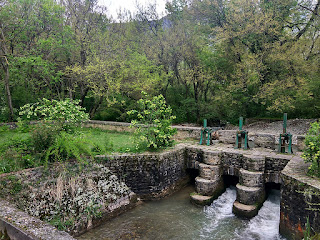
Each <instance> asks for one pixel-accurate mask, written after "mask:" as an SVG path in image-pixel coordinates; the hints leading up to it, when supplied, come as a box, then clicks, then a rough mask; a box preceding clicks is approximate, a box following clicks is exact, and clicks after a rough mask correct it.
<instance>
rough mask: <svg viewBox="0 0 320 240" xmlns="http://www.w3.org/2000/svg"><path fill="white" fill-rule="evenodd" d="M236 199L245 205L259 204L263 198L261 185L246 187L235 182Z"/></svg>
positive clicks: (264, 194)
mask: <svg viewBox="0 0 320 240" xmlns="http://www.w3.org/2000/svg"><path fill="white" fill-rule="evenodd" d="M236 187H237V201H238V202H240V203H242V204H247V205H261V204H262V203H263V202H264V200H265V196H266V193H265V189H264V188H263V187H247V186H244V185H241V184H237V186H236Z"/></svg>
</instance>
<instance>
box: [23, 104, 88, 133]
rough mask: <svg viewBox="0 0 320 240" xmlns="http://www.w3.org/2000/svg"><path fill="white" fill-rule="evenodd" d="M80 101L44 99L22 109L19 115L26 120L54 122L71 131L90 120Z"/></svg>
mask: <svg viewBox="0 0 320 240" xmlns="http://www.w3.org/2000/svg"><path fill="white" fill-rule="evenodd" d="M79 103H80V100H70V99H68V98H66V99H65V100H61V101H57V100H48V99H46V98H43V99H42V100H40V101H39V102H37V103H34V104H26V105H24V106H23V107H21V108H20V112H19V115H20V116H22V117H23V119H24V120H44V121H45V122H47V123H48V122H54V124H57V125H58V126H61V128H62V129H64V130H70V129H72V128H73V127H74V126H78V125H79V124H80V123H81V122H83V121H87V120H89V115H88V114H87V113H85V112H84V110H85V109H84V108H82V107H81V106H79Z"/></svg>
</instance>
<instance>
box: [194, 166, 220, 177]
mask: <svg viewBox="0 0 320 240" xmlns="http://www.w3.org/2000/svg"><path fill="white" fill-rule="evenodd" d="M199 169H200V177H202V178H206V179H211V180H217V179H219V178H220V177H221V174H222V169H221V167H220V166H212V165H208V164H204V163H200V164H199Z"/></svg>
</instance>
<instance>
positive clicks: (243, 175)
mask: <svg viewBox="0 0 320 240" xmlns="http://www.w3.org/2000/svg"><path fill="white" fill-rule="evenodd" d="M239 178H240V179H239V180H240V184H241V185H244V186H247V187H262V186H263V185H264V173H263V172H252V171H248V170H245V169H240V171H239Z"/></svg>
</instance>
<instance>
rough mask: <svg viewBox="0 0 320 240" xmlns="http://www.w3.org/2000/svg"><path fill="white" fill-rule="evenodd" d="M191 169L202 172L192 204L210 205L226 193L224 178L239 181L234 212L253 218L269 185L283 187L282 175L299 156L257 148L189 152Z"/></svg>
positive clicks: (192, 150) (222, 148)
mask: <svg viewBox="0 0 320 240" xmlns="http://www.w3.org/2000/svg"><path fill="white" fill-rule="evenodd" d="M186 155H187V157H188V163H189V166H188V167H189V168H194V169H199V176H198V177H196V179H195V183H196V192H197V194H193V195H191V200H192V201H193V202H194V203H196V204H200V205H205V204H210V203H211V202H212V201H213V200H214V199H215V198H217V197H218V196H219V195H220V194H221V193H222V192H223V191H224V189H225V183H224V180H223V175H225V176H235V177H238V179H239V181H238V184H237V185H236V189H237V199H236V201H235V202H234V204H233V212H234V213H235V214H236V215H237V216H241V217H247V218H251V217H254V216H255V215H257V214H258V211H259V209H260V207H261V206H262V204H263V202H264V200H265V198H266V190H265V185H266V183H275V184H281V176H280V175H281V171H282V170H283V169H284V168H285V166H286V165H287V163H288V162H289V161H290V160H292V159H293V158H300V157H298V156H295V155H288V154H278V153H277V152H275V151H274V150H270V149H265V148H255V149H251V150H242V149H233V147H232V146H231V145H229V146H228V145H215V146H209V147H203V146H198V147H197V146H193V147H189V148H187V154H186Z"/></svg>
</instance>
